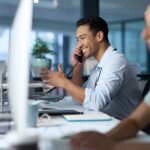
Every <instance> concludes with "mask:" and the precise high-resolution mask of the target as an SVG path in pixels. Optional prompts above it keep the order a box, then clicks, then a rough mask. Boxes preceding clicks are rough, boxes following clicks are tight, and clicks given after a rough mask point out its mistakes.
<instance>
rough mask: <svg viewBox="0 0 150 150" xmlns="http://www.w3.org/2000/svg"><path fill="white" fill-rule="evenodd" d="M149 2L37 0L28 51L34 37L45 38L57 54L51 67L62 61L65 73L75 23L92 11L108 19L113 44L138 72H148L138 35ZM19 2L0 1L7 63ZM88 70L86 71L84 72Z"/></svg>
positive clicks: (0, 48) (1, 55) (1, 49)
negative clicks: (12, 28)
mask: <svg viewBox="0 0 150 150" xmlns="http://www.w3.org/2000/svg"><path fill="white" fill-rule="evenodd" d="M148 3H149V0H39V2H38V3H34V12H33V28H32V37H31V46H30V48H29V52H30V53H31V50H32V46H33V44H34V42H35V39H36V38H37V37H39V38H41V39H43V40H46V41H48V42H49V44H51V45H50V46H51V48H52V49H53V50H54V51H55V52H56V55H50V56H48V57H50V58H51V59H52V69H56V68H57V65H58V63H61V64H62V66H63V69H64V71H65V72H66V73H67V72H68V70H69V69H70V66H71V57H70V55H71V52H72V50H73V48H74V47H75V45H76V37H75V30H76V28H75V22H76V21H77V20H78V19H79V18H81V17H83V16H87V15H90V14H95V15H99V16H101V17H103V18H104V19H105V20H106V21H107V22H108V24H109V29H110V33H109V38H110V42H111V43H112V45H113V46H114V47H116V48H117V49H118V50H119V51H121V52H123V53H124V54H125V55H126V57H127V59H128V60H129V61H130V63H132V64H133V67H135V69H136V71H137V73H143V74H148V73H149V71H150V67H149V65H150V63H149V62H150V57H149V54H148V51H147V47H146V44H145V43H144V41H143V39H142V38H141V31H142V29H143V26H144V18H143V16H144V10H145V8H146V6H147V4H148ZM18 4H19V0H0V60H4V61H6V62H7V63H8V61H9V60H8V58H9V43H10V34H11V26H12V21H13V18H14V15H15V12H16V10H17V6H18ZM22 21H23V18H22ZM87 68H88V67H87ZM88 73H89V71H85V75H88ZM31 76H32V75H31Z"/></svg>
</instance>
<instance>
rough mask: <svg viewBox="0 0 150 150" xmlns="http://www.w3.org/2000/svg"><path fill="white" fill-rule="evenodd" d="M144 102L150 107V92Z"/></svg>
mask: <svg viewBox="0 0 150 150" xmlns="http://www.w3.org/2000/svg"><path fill="white" fill-rule="evenodd" d="M144 102H145V103H146V104H147V105H148V106H149V107H150V91H149V92H148V93H147V95H146V96H145V98H144Z"/></svg>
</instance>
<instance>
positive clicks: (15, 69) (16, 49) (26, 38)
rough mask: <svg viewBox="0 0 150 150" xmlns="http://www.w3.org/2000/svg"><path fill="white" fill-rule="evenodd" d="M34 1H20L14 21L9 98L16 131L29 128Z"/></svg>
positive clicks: (9, 73) (10, 57)
mask: <svg viewBox="0 0 150 150" xmlns="http://www.w3.org/2000/svg"><path fill="white" fill-rule="evenodd" d="M32 9H33V1H32V0H20V3H19V5H18V9H17V12H16V15H15V18H14V21H13V25H12V31H11V42H10V54H9V68H8V69H9V70H8V83H9V98H10V105H11V111H12V115H13V119H14V121H15V124H16V130H18V131H22V130H24V129H26V128H27V97H28V74H29V42H30V40H31V39H30V37H31V26H32Z"/></svg>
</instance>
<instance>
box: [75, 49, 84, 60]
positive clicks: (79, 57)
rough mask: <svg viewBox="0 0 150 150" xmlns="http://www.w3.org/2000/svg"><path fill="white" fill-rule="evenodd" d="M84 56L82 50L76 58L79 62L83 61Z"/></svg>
mask: <svg viewBox="0 0 150 150" xmlns="http://www.w3.org/2000/svg"><path fill="white" fill-rule="evenodd" d="M82 58H83V52H82V50H81V52H80V55H76V59H77V60H78V62H80V63H82Z"/></svg>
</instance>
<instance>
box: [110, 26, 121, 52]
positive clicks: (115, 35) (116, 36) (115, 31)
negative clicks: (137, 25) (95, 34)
mask: <svg viewBox="0 0 150 150" xmlns="http://www.w3.org/2000/svg"><path fill="white" fill-rule="evenodd" d="M121 34H122V33H121V24H120V23H116V24H109V40H110V43H111V44H112V45H113V47H115V48H117V50H119V51H123V49H122V37H121V36H122V35H121Z"/></svg>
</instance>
